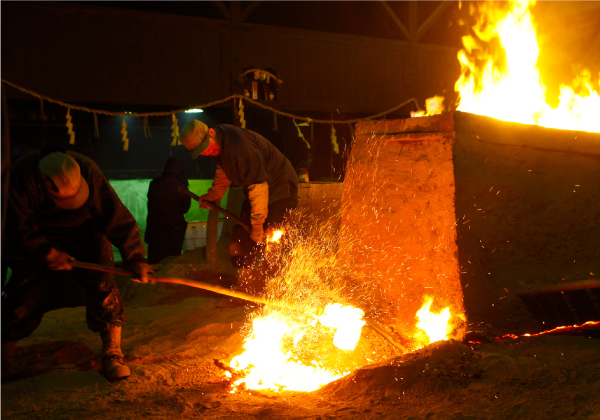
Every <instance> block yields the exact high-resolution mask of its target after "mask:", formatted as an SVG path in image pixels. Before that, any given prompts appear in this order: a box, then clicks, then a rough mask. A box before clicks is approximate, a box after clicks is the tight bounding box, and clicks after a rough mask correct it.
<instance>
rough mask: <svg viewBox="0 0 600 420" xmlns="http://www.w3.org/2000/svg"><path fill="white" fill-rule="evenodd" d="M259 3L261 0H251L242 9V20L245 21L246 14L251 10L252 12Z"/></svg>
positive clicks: (250, 12) (249, 13)
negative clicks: (251, 0)
mask: <svg viewBox="0 0 600 420" xmlns="http://www.w3.org/2000/svg"><path fill="white" fill-rule="evenodd" d="M261 4H262V1H253V2H252V3H250V4H249V5H248V6H246V8H245V9H244V11H243V12H242V22H243V21H245V20H246V19H248V16H250V15H251V14H252V12H254V11H255V10H256V8H257V7H258V6H260V5H261Z"/></svg>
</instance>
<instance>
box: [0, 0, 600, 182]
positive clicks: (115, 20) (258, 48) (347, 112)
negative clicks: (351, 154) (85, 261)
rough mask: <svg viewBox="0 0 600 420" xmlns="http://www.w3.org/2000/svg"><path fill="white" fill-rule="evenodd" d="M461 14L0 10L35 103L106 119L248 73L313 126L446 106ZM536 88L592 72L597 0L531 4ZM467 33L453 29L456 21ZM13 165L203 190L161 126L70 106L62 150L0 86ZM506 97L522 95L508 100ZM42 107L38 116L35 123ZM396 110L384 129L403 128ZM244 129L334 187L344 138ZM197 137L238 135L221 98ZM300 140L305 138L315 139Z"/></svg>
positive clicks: (25, 6) (157, 5)
mask: <svg viewBox="0 0 600 420" xmlns="http://www.w3.org/2000/svg"><path fill="white" fill-rule="evenodd" d="M470 5H471V4H470V3H469V2H463V3H462V7H461V8H459V4H458V2H436V1H431V2H430V1H424V2H377V1H368V2H341V1H339V2H320V1H315V2H271V1H269V2H260V1H248V2H220V1H200V2H198V1H190V2H7V1H3V2H2V3H1V7H2V10H1V12H2V13H1V18H2V28H1V29H2V38H1V39H2V78H3V79H5V80H8V81H10V82H12V83H15V84H17V85H19V86H22V87H25V88H27V89H30V90H32V91H34V92H37V93H39V94H41V95H45V96H48V97H50V98H53V99H56V100H60V101H64V102H66V103H69V104H74V105H83V106H87V107H89V108H93V109H101V110H107V111H115V112H125V111H127V112H164V111H171V110H180V109H186V108H189V107H194V106H197V105H202V104H206V103H209V102H212V101H217V100H220V99H223V98H225V97H227V96H228V95H231V94H236V93H237V94H241V93H242V92H243V89H242V87H241V86H240V85H239V84H238V83H237V82H236V81H237V78H238V76H239V75H240V73H242V72H243V71H244V70H246V69H250V68H262V69H267V68H268V69H272V70H273V71H274V72H276V73H277V75H278V77H280V78H281V79H282V80H283V84H281V85H280V86H279V90H278V92H277V100H276V101H262V102H263V103H264V104H265V105H267V106H271V107H274V108H276V109H278V110H281V111H285V112H288V113H291V114H294V115H301V116H308V117H310V118H313V119H337V120H344V119H350V118H362V117H365V116H369V115H373V114H377V113H380V112H382V111H385V110H387V109H390V108H392V107H394V106H396V105H398V104H400V103H402V102H404V101H406V100H407V99H409V98H416V99H417V100H418V101H419V103H420V104H423V103H424V100H425V98H427V97H430V96H433V95H435V94H438V95H444V96H446V104H447V105H448V106H449V107H450V108H452V106H453V105H454V103H455V102H456V94H455V93H454V82H455V81H456V79H457V78H458V75H459V73H460V67H459V64H458V61H457V59H456V53H457V51H458V50H459V49H460V48H461V36H463V35H465V34H467V33H469V31H470V29H469V28H470V26H471V25H472V24H473V22H474V21H473V19H472V18H471V17H470V16H469V13H468V10H469V7H470ZM532 14H533V19H534V23H535V24H536V25H537V27H538V43H539V44H540V50H541V55H540V58H539V63H540V67H541V69H542V70H541V73H542V77H543V79H544V81H545V84H546V86H547V87H548V92H547V96H548V99H549V101H550V102H552V101H555V100H556V98H557V94H558V87H559V85H560V83H570V81H571V79H572V77H573V74H574V73H576V72H577V71H578V69H579V68H580V66H581V65H584V66H586V67H588V68H590V70H592V75H597V74H598V71H600V58H599V57H600V3H599V2H538V3H537V5H536V6H535V7H533V8H532ZM460 22H462V23H464V24H463V25H461V24H459V23H460ZM4 88H5V93H6V96H7V103H8V116H9V119H10V135H11V146H12V152H11V157H12V159H13V160H14V159H16V158H18V157H19V156H21V155H22V154H23V153H26V152H27V151H29V150H34V149H38V148H41V147H43V146H45V145H55V144H60V145H63V146H66V147H67V148H69V149H73V150H77V151H80V152H82V153H84V154H86V155H89V156H91V157H93V158H94V159H95V160H96V161H97V162H98V164H99V165H100V167H101V169H102V170H103V171H104V172H105V173H106V175H107V176H108V177H109V178H113V179H134V178H153V177H155V176H158V174H159V173H160V172H161V171H162V167H163V165H164V162H165V161H166V159H167V158H168V157H169V156H177V157H181V158H182V159H183V160H184V162H185V164H186V169H187V172H188V174H189V176H190V178H211V177H212V175H213V173H214V166H213V165H212V164H211V163H210V161H209V160H208V159H205V158H203V157H200V158H198V159H196V160H192V159H191V158H190V157H189V155H188V153H187V151H186V150H185V149H184V148H183V146H176V147H172V146H170V144H171V141H172V137H171V125H172V120H171V116H165V117H149V119H148V122H149V125H150V132H151V135H152V137H151V138H145V137H144V130H143V119H141V118H135V117H127V118H126V123H127V135H128V138H129V151H127V152H125V151H123V150H122V148H123V143H122V141H121V139H122V135H121V128H122V122H123V118H122V117H120V116H119V117H109V116H104V115H98V128H99V134H100V136H99V138H96V137H95V136H94V120H93V114H91V113H87V112H82V111H76V110H71V115H72V119H73V124H74V130H75V133H76V142H75V145H74V146H70V145H68V139H69V137H68V134H67V128H66V127H65V122H66V120H65V116H66V111H67V109H66V108H65V107H63V106H60V105H55V104H51V103H49V102H48V101H44V102H43V103H40V100H39V99H37V98H35V97H33V96H31V95H28V94H25V93H22V92H20V91H18V90H16V89H14V88H12V87H9V86H7V85H4ZM515 100H518V98H515ZM42 107H43V112H42ZM414 108H415V107H414V105H412V104H411V105H407V106H405V107H403V108H401V109H400V110H398V111H396V112H394V113H390V114H388V115H386V116H385V118H404V117H407V116H409V114H410V111H412V110H414ZM245 115H246V121H247V125H246V127H247V128H249V129H252V130H255V131H257V132H259V133H261V134H263V135H264V136H265V137H267V138H268V139H269V140H270V141H271V142H272V143H273V144H274V145H275V146H276V147H278V148H279V149H280V150H281V151H282V152H283V153H284V154H285V155H286V156H287V157H288V158H289V159H290V160H291V162H292V164H293V165H294V166H298V165H299V164H305V163H306V162H311V163H310V178H311V180H312V181H328V180H338V179H343V172H344V167H345V156H346V153H345V152H347V151H348V149H349V147H350V145H351V142H352V133H353V126H351V125H348V124H336V125H335V130H336V134H337V138H338V140H337V141H338V143H339V144H340V153H339V154H335V153H333V150H332V146H331V125H330V124H314V125H313V127H312V130H311V128H310V127H303V128H302V131H303V133H304V136H305V137H306V139H307V140H309V141H311V146H312V147H311V149H310V150H309V149H308V148H307V147H306V145H305V143H304V142H303V141H302V140H301V139H300V138H299V137H298V131H297V128H296V127H295V126H294V124H293V121H292V119H291V118H289V117H285V116H281V115H280V116H278V117H277V126H278V130H277V131H274V130H273V128H274V127H273V125H274V124H273V112H272V111H269V110H265V109H262V108H259V107H256V106H253V105H251V104H249V103H246V104H245ZM176 116H177V119H178V124H179V127H180V128H181V127H183V125H185V123H186V122H187V121H189V120H190V119H191V118H198V119H201V120H202V121H204V122H206V123H207V124H208V125H211V124H218V123H232V124H235V123H236V120H235V114H234V112H233V104H232V103H231V101H229V102H227V103H223V104H219V105H216V106H211V107H208V108H205V109H204V112H203V113H201V114H184V113H178V114H177V115H176ZM311 132H312V134H311Z"/></svg>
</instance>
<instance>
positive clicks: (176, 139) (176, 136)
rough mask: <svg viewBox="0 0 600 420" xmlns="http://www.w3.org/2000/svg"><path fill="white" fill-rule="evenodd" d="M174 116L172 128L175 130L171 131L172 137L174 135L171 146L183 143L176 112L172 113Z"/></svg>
mask: <svg viewBox="0 0 600 420" xmlns="http://www.w3.org/2000/svg"><path fill="white" fill-rule="evenodd" d="M171 115H172V116H173V124H172V125H171V130H173V132H172V133H171V137H173V142H172V143H171V146H177V145H178V144H181V143H180V142H179V125H177V117H176V116H175V114H171Z"/></svg>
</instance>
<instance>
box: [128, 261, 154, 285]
mask: <svg viewBox="0 0 600 420" xmlns="http://www.w3.org/2000/svg"><path fill="white" fill-rule="evenodd" d="M138 255H139V256H138ZM124 268H125V270H126V271H129V272H130V273H131V274H132V276H131V280H133V281H135V282H138V283H150V284H154V280H152V279H149V278H148V274H154V269H153V268H152V267H151V266H150V265H149V264H148V263H147V262H146V259H145V258H144V257H142V256H141V255H140V254H136V255H134V257H133V258H132V259H131V260H129V261H127V262H125V263H124Z"/></svg>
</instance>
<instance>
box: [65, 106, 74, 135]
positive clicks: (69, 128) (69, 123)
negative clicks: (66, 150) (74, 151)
mask: <svg viewBox="0 0 600 420" xmlns="http://www.w3.org/2000/svg"><path fill="white" fill-rule="evenodd" d="M66 126H67V133H69V144H75V131H73V123H72V122H71V108H67V124H66Z"/></svg>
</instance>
